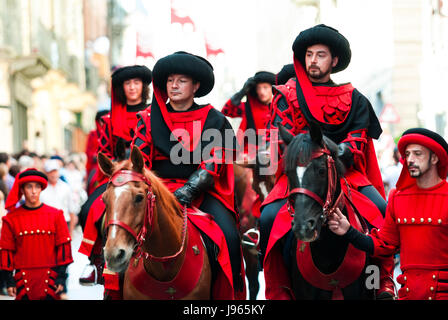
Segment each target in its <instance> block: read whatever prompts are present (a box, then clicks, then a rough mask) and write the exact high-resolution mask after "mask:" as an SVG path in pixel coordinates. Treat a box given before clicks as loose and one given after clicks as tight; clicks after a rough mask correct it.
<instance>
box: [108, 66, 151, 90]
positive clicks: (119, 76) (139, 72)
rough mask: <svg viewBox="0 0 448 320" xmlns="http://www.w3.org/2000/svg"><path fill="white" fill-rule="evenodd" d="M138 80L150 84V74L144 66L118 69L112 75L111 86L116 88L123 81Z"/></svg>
mask: <svg viewBox="0 0 448 320" xmlns="http://www.w3.org/2000/svg"><path fill="white" fill-rule="evenodd" d="M133 78H139V79H141V80H142V82H143V83H146V84H150V83H151V81H152V72H151V70H149V69H148V68H147V67H145V66H141V65H134V66H126V67H122V68H119V69H117V70H115V71H114V73H112V86H113V87H114V88H117V87H118V86H120V85H121V84H122V83H123V82H124V81H126V80H129V79H133Z"/></svg>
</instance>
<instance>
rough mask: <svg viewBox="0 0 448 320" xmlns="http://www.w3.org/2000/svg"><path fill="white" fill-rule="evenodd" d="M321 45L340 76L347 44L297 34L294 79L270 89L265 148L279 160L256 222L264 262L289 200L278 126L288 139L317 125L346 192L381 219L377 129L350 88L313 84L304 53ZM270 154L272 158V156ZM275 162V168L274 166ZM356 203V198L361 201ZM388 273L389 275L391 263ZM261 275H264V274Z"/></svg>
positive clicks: (318, 30)
mask: <svg viewBox="0 0 448 320" xmlns="http://www.w3.org/2000/svg"><path fill="white" fill-rule="evenodd" d="M314 44H325V45H327V46H328V47H329V48H330V51H331V53H332V55H333V56H337V57H338V58H339V60H338V63H337V65H336V66H335V67H334V68H333V69H332V73H335V72H339V71H342V70H344V69H345V68H346V67H347V66H348V65H349V63H350V59H351V50H350V44H349V42H348V41H347V39H346V38H345V37H344V36H342V35H341V34H340V33H339V32H338V31H337V30H335V29H333V28H331V27H327V26H325V25H317V26H315V27H312V28H310V29H307V30H305V31H302V32H301V33H300V34H299V35H298V37H297V38H296V40H295V41H294V44H293V51H294V69H295V78H291V79H289V80H288V81H287V82H286V84H285V85H279V86H275V87H274V98H273V101H272V104H271V112H272V114H271V119H270V122H269V124H268V129H269V131H268V133H267V142H268V144H269V143H270V144H271V145H276V144H277V143H278V144H279V146H280V148H279V150H278V152H279V154H280V159H279V160H276V159H271V165H277V170H276V173H275V175H276V183H275V186H274V188H273V189H272V191H271V192H270V194H269V195H268V197H267V198H266V199H265V201H264V202H263V204H262V211H261V219H260V233H261V235H260V249H261V258H262V259H264V255H265V254H267V253H266V248H267V245H268V240H269V234H270V231H271V228H272V225H273V224H274V220H275V218H276V216H277V213H278V212H279V211H280V209H282V208H283V207H284V206H285V205H286V199H287V194H288V182H287V177H286V175H285V174H284V172H283V165H282V150H283V145H282V141H279V140H278V126H279V125H280V124H281V125H283V126H284V127H285V128H286V129H287V130H288V131H290V133H291V134H293V135H297V134H299V133H304V132H307V131H308V129H309V128H308V127H309V125H308V124H309V123H311V122H314V123H317V124H319V125H320V127H321V128H322V132H323V134H324V135H325V136H327V137H328V138H330V139H332V140H333V141H334V142H335V143H337V144H339V145H340V155H339V158H340V159H341V160H342V161H343V162H344V164H345V166H346V168H347V172H346V175H345V179H346V180H347V182H348V184H349V186H350V187H351V188H353V189H354V190H357V191H359V192H360V193H361V194H363V195H364V196H365V197H366V198H367V199H365V200H367V202H369V200H370V201H371V202H373V203H374V204H375V206H376V207H378V209H379V210H380V211H381V212H382V214H383V216H384V213H385V208H386V202H385V200H384V198H385V194H384V187H383V184H382V178H381V174H380V170H379V166H378V162H377V159H376V154H375V150H374V146H373V141H372V139H378V138H379V136H380V134H381V132H382V129H381V126H380V124H379V121H378V119H377V117H376V115H375V112H374V111H373V108H372V106H371V104H370V102H369V101H368V100H367V98H366V97H365V96H364V95H362V94H361V93H360V92H359V91H358V90H356V89H355V88H354V87H353V86H352V85H351V84H350V83H348V84H342V85H337V84H335V83H334V82H332V81H331V80H330V81H329V82H328V83H324V84H321V83H312V82H311V81H310V80H309V78H308V76H307V74H306V72H305V70H304V65H305V53H306V51H307V48H308V47H309V46H312V45H314ZM271 153H272V152H271ZM275 161H278V162H275ZM362 197H363V196H362V195H361V197H357V198H358V199H361V200H362ZM355 205H356V206H357V208H358V210H359V211H360V212H362V211H363V209H364V210H371V208H370V206H369V205H367V206H366V203H365V201H363V200H362V201H359V202H357V203H355ZM390 268H392V270H391V271H393V264H392V262H391V265H390ZM265 274H266V270H265Z"/></svg>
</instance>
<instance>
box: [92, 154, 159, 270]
mask: <svg viewBox="0 0 448 320" xmlns="http://www.w3.org/2000/svg"><path fill="white" fill-rule="evenodd" d="M98 164H99V167H100V169H101V170H102V171H103V172H104V174H106V175H107V176H108V177H109V178H110V180H109V184H108V186H107V189H106V191H105V192H104V193H103V202H104V204H105V205H106V213H105V215H106V216H105V227H106V232H107V241H106V244H105V247H104V257H105V259H106V262H107V267H108V269H110V270H111V271H114V272H120V271H123V270H125V269H126V268H127V265H128V263H129V260H130V258H131V256H132V254H133V252H134V248H135V246H136V244H137V242H138V241H139V240H141V239H142V236H144V234H142V230H144V228H145V227H146V224H147V223H146V222H147V221H146V220H145V219H147V220H148V219H150V218H151V217H150V216H151V215H152V209H153V208H152V203H151V202H152V201H153V193H152V190H151V183H150V181H149V180H148V179H147V178H146V172H144V171H145V170H146V169H145V168H144V162H143V156H142V154H141V152H140V149H138V148H137V147H134V148H133V149H132V152H131V156H130V159H128V160H126V161H123V162H119V163H114V162H112V161H111V160H110V159H109V158H108V157H107V156H105V155H103V154H102V153H99V154H98Z"/></svg>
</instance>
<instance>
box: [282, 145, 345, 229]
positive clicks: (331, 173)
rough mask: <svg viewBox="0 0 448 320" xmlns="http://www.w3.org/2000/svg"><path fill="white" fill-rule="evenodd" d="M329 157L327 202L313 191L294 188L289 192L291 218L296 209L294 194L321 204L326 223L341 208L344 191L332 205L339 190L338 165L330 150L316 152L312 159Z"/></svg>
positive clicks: (323, 149) (325, 148)
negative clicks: (334, 195) (304, 196)
mask: <svg viewBox="0 0 448 320" xmlns="http://www.w3.org/2000/svg"><path fill="white" fill-rule="evenodd" d="M324 155H326V156H327V172H328V187H327V197H326V199H325V202H324V201H323V199H322V198H321V197H319V196H318V195H317V194H316V193H314V192H313V191H311V190H308V189H305V188H294V189H292V190H290V191H289V193H288V202H287V205H288V211H289V214H290V215H291V216H294V213H295V212H294V208H293V205H291V200H290V199H291V197H292V196H293V195H294V194H297V193H302V194H305V195H307V196H308V197H310V198H312V199H313V200H315V201H316V202H317V203H319V204H320V206H321V207H322V218H323V220H324V223H325V221H326V220H327V218H328V216H329V215H330V214H332V213H333V212H334V210H336V208H337V207H339V206H340V204H341V200H342V199H343V192H342V189H341V191H340V193H339V195H338V197H337V198H336V200H335V201H334V202H333V203H332V198H333V194H334V193H335V192H336V188H337V183H338V181H337V172H336V164H335V162H334V159H333V157H332V156H331V152H330V150H328V148H327V147H324V148H320V149H318V150H317V151H314V152H313V154H312V156H311V159H317V158H319V157H321V156H324Z"/></svg>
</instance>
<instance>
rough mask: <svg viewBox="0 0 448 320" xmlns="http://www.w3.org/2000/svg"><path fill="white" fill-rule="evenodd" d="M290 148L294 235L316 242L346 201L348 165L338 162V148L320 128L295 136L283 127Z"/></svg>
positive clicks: (288, 170)
mask: <svg viewBox="0 0 448 320" xmlns="http://www.w3.org/2000/svg"><path fill="white" fill-rule="evenodd" d="M279 130H280V135H281V137H282V139H283V141H284V142H285V144H286V145H287V150H286V155H285V162H284V166H285V172H286V175H287V177H288V184H289V195H288V208H289V211H290V213H291V214H292V215H294V219H293V222H292V231H293V232H294V234H295V236H296V237H297V238H298V239H300V240H302V241H314V240H316V239H317V238H318V237H319V235H320V231H321V228H322V225H323V224H324V222H325V221H326V218H327V215H328V214H330V213H331V212H332V210H334V209H335V207H336V206H338V205H339V204H340V201H341V199H342V194H341V187H340V182H339V179H340V177H341V176H342V175H343V174H344V170H345V168H344V165H343V164H342V162H341V161H340V160H339V159H338V146H337V145H336V144H335V143H334V142H333V141H331V140H330V139H328V138H327V137H325V136H323V135H322V131H321V129H320V127H319V126H318V125H317V124H311V125H310V132H309V133H306V134H299V135H297V136H295V137H294V136H293V135H291V134H290V133H289V132H288V131H287V130H286V129H285V128H284V127H282V126H280V128H279Z"/></svg>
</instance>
